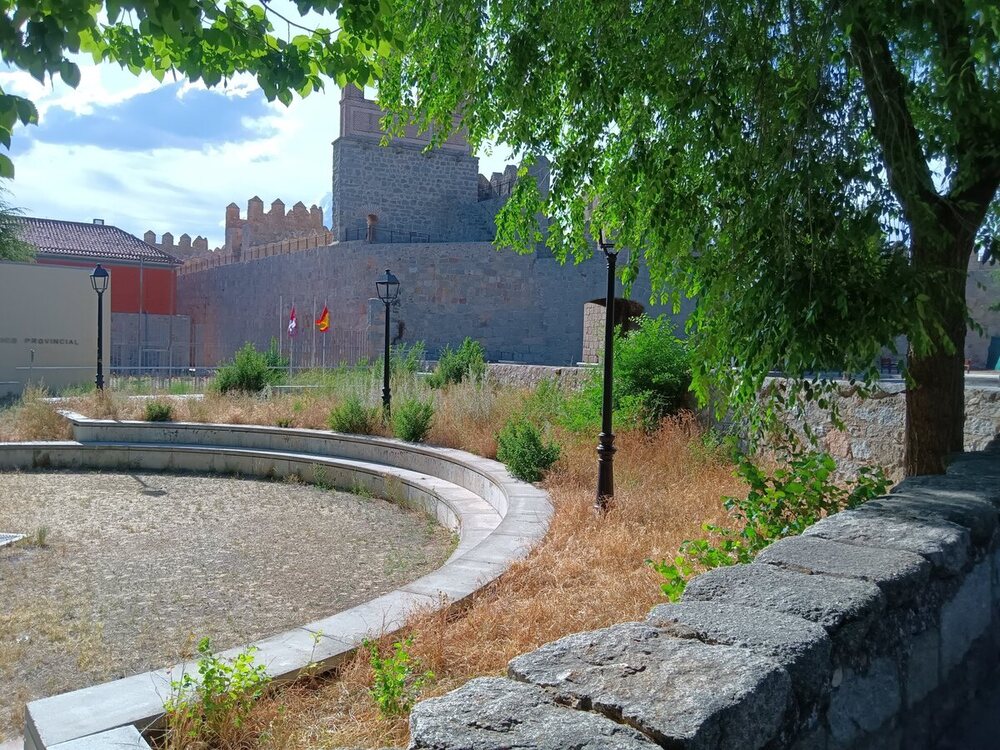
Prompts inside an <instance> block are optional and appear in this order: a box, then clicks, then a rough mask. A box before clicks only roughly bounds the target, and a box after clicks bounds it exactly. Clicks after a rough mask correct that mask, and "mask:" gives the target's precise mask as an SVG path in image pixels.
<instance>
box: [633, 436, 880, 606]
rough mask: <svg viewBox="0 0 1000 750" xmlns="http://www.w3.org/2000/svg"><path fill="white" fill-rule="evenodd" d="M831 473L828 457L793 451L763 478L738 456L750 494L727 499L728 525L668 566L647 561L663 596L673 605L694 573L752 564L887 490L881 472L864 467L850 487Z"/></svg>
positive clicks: (687, 545)
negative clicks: (657, 577)
mask: <svg viewBox="0 0 1000 750" xmlns="http://www.w3.org/2000/svg"><path fill="white" fill-rule="evenodd" d="M836 469H837V464H836V462H835V461H834V460H833V458H832V457H831V456H830V455H829V454H827V453H822V452H816V451H807V450H801V449H794V448H793V449H790V450H789V454H788V459H787V461H786V464H785V466H784V467H783V468H780V469H776V470H775V471H774V473H773V474H767V473H765V472H764V471H763V470H761V469H760V467H758V466H757V465H756V464H754V463H753V462H752V461H751V460H750V459H749V458H748V457H747V456H745V455H741V456H740V458H739V461H738V466H737V469H736V475H737V476H739V477H740V478H742V479H743V480H744V481H745V482H746V483H747V484H748V485H749V487H750V490H749V492H748V493H747V496H746V497H745V498H738V497H727V498H724V499H723V503H722V504H723V505H724V506H725V508H726V510H727V511H729V515H730V518H731V519H732V521H733V525H732V526H717V525H715V524H705V526H704V527H703V528H704V530H705V531H707V532H708V533H709V534H710V537H708V538H705V539H691V540H688V541H686V542H684V543H683V544H682V545H681V548H680V553H679V554H678V555H677V556H676V557H675V558H674V559H673V560H672V561H670V560H661V561H660V562H651V563H650V564H651V565H652V566H653V568H654V569H655V570H656V571H657V572H658V573H659V574H660V575H661V576H663V579H664V583H662V584H661V585H660V588H661V589H662V590H663V593H664V594H666V595H667V597H668V598H670V599H671V600H672V601H676V600H677V599H678V598H680V595H681V594H682V593H683V592H684V587H685V586H686V585H687V580H688V579H689V578H690V577H691V576H692V575H694V574H695V572H696V571H697V570H698V569H702V570H705V569H711V568H718V567H722V566H725V565H736V564H737V563H748V562H751V561H752V560H753V558H754V557H755V556H756V555H757V553H758V552H760V551H761V550H762V549H764V547H766V546H767V545H769V544H771V543H772V542H775V541H777V540H778V539H782V538H784V537H786V536H795V535H797V534H801V533H802V532H803V531H805V530H806V528H808V527H809V526H812V525H813V524H814V523H816V522H817V521H818V520H820V519H821V518H824V517H826V516H828V515H831V514H833V513H837V512H839V511H841V510H844V509H845V508H856V507H857V506H859V505H861V504H862V503H865V502H867V501H868V500H871V499H872V498H875V497H878V496H879V495H883V494H885V492H886V490H887V489H888V487H889V481H888V479H887V478H886V476H885V473H884V472H883V471H882V470H881V469H867V468H863V469H862V470H861V471H860V472H859V473H858V476H857V478H856V479H855V480H854V481H853V482H849V483H847V484H846V485H839V484H835V483H834V482H833V477H834V472H835V471H836Z"/></svg>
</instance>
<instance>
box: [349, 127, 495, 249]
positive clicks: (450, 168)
mask: <svg viewBox="0 0 1000 750" xmlns="http://www.w3.org/2000/svg"><path fill="white" fill-rule="evenodd" d="M478 178H479V160H478V159H476V158H475V157H473V156H470V155H468V154H461V153H457V152H452V151H447V152H446V151H437V152H429V153H424V152H422V151H421V150H420V148H419V147H418V146H412V145H409V144H391V145H389V146H380V145H379V144H378V142H377V141H372V140H369V139H362V138H351V137H343V138H339V139H337V140H336V141H335V142H334V144H333V216H332V223H333V233H334V236H335V237H337V238H338V239H339V240H356V239H364V238H365V237H366V230H367V219H368V217H369V216H374V217H376V222H377V223H376V224H375V227H374V231H375V241H376V242H379V241H391V240H390V237H391V238H392V239H395V238H396V237H400V238H403V239H404V240H407V241H409V235H410V233H414V239H415V240H416V241H420V240H421V239H423V240H424V241H433V242H443V241H459V240H484V239H492V236H490V237H485V236H482V235H480V236H473V237H470V236H468V235H469V232H466V231H465V230H464V227H463V224H464V223H465V222H464V221H463V219H464V217H465V215H466V213H467V212H468V211H469V210H471V209H473V208H474V207H475V205H476V203H477V198H476V196H477V185H478ZM416 235H422V237H417V236H416Z"/></svg>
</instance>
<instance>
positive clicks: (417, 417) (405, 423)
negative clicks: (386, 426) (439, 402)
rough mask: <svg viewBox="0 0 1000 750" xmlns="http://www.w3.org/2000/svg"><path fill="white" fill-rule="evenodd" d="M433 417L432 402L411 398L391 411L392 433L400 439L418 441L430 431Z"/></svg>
mask: <svg viewBox="0 0 1000 750" xmlns="http://www.w3.org/2000/svg"><path fill="white" fill-rule="evenodd" d="M433 419H434V402H432V401H421V400H420V399H416V398H412V399H407V400H406V401H403V402H402V403H401V404H400V405H399V406H398V407H396V408H395V409H393V411H392V434H393V435H395V436H396V437H398V438H399V439H400V440H408V441H409V442H411V443H419V442H421V441H422V440H423V439H424V438H426V437H427V433H428V432H430V429H431V422H432V421H433Z"/></svg>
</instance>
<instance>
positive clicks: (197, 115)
mask: <svg viewBox="0 0 1000 750" xmlns="http://www.w3.org/2000/svg"><path fill="white" fill-rule="evenodd" d="M77 62H78V63H79V64H80V67H81V81H80V85H79V86H78V87H77V88H76V89H72V88H69V87H68V86H66V85H65V84H63V83H62V82H61V81H58V80H57V81H55V82H53V83H46V84H45V85H42V84H40V83H39V82H38V81H36V80H35V79H33V78H32V77H31V76H30V75H29V74H28V73H26V72H23V71H17V70H8V71H6V72H5V71H0V88H2V89H3V90H4V91H6V92H8V93H13V94H20V95H22V96H27V97H29V98H30V99H32V100H33V101H34V102H35V104H36V105H37V106H38V109H39V124H38V125H37V126H28V127H18V128H16V129H15V132H14V138H13V143H12V146H11V154H10V155H11V158H12V159H13V160H14V167H15V170H16V173H15V178H14V180H13V181H10V182H9V183H7V188H8V189H9V192H10V196H9V197H10V200H11V203H12V204H13V205H14V206H16V207H18V208H20V209H21V210H22V212H23V213H24V215H27V216H38V217H43V218H49V219H65V220H70V221H86V222H89V221H92V220H93V219H95V218H96V219H104V221H105V223H107V224H113V225H115V226H118V227H120V228H122V229H124V230H126V231H128V232H131V233H132V234H135V235H137V236H139V237H142V235H143V233H145V232H146V231H147V230H153V231H154V232H155V233H156V235H157V237H160V236H161V235H162V234H163V233H164V232H171V233H172V234H173V235H174V238H175V240H176V238H177V237H179V236H180V235H181V234H183V233H185V232H187V233H188V234H189V235H191V237H192V238H193V237H195V236H197V235H202V236H205V237H207V238H208V240H209V246H210V247H215V246H217V245H221V244H222V242H223V237H224V218H225V207H226V206H227V205H228V204H229V203H232V202H235V203H236V204H237V205H238V206H240V209H241V211H242V212H243V215H244V216H245V215H246V204H247V200H248V199H249V198H251V197H252V196H254V195H257V196H260V198H261V199H263V201H264V204H265V205H270V203H271V201H273V200H274V199H275V198H280V199H281V200H283V201H284V203H285V205H286V206H287V207H289V208H291V206H292V205H293V204H294V203H296V202H297V201H302V202H303V203H305V204H306V206H311V205H312V204H314V203H315V204H317V205H320V206H322V207H323V208H324V222H325V223H326V224H327V226H329V220H330V217H329V205H330V183H331V173H330V170H331V161H332V150H331V146H330V144H331V142H332V141H333V139H334V138H335V137H336V135H337V133H338V132H339V130H340V117H339V104H338V102H339V100H340V90H339V89H338V88H337V87H336V86H335V85H334V84H333V83H330V84H329V85H328V89H327V91H326V92H316V93H313V94H311V95H309V96H308V97H306V98H305V99H300V98H298V97H296V99H295V101H294V102H293V103H292V104H291V105H290V106H288V107H286V106H284V105H283V104H280V103H278V102H268V101H267V100H266V99H265V97H264V96H263V94H262V93H261V91H260V89H259V88H258V86H257V84H256V82H255V81H254V80H253V79H252V78H250V77H241V78H238V79H236V80H235V81H231V82H230V83H229V85H228V86H227V87H224V88H223V87H216V88H214V89H207V88H205V87H204V86H203V85H201V84H200V83H198V84H191V83H189V82H187V81H185V80H183V79H179V80H177V81H174V80H172V79H171V78H170V76H167V78H166V79H164V82H163V83H162V84H160V83H158V82H157V81H156V79H154V78H153V77H152V76H150V75H145V74H144V75H142V76H139V77H136V76H133V75H132V74H131V73H129V72H128V71H125V70H122V69H121V68H119V67H118V66H117V65H113V64H103V65H94V64H93V63H91V62H90V58H89V57H88V58H83V57H81V58H79V59H77ZM508 155H509V154H508V150H507V149H500V148H497V149H494V150H493V154H492V156H486V155H485V154H484V155H481V158H480V172H484V173H486V174H489V173H490V172H492V171H494V170H502V169H503V164H504V162H505V157H507V156H508ZM511 161H513V160H512V159H511Z"/></svg>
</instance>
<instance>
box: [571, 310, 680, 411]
mask: <svg viewBox="0 0 1000 750" xmlns="http://www.w3.org/2000/svg"><path fill="white" fill-rule="evenodd" d="M690 385H691V367H690V362H689V359H688V351H687V345H686V344H685V343H684V342H683V341H681V340H680V339H678V338H677V337H676V336H674V331H673V327H672V325H671V323H670V321H669V320H668V319H666V318H664V317H663V316H660V317H658V318H649V317H646V316H643V317H642V318H640V319H639V326H638V328H636V329H635V330H633V331H630V332H629V333H627V334H626V335H625V336H621V335H620V334H619V335H616V336H615V342H614V393H613V407H614V419H615V423H616V424H617V425H619V426H622V427H637V426H642V427H645V428H646V429H650V430H651V429H655V428H656V426H657V425H658V424H659V423H660V420H661V419H663V417H665V416H667V415H668V414H671V413H673V412H675V411H676V410H677V409H678V408H680V406H681V404H682V403H683V400H684V394H685V393H686V392H687V390H688V387H689V386H690ZM603 398H604V371H603V369H602V368H594V372H593V374H592V375H591V377H590V380H589V381H588V382H587V384H586V385H585V386H584V388H583V389H582V390H581V391H580V392H579V393H577V394H576V395H575V396H573V397H572V398H570V399H569V400H568V401H567V404H566V411H565V415H564V417H563V425H564V426H565V427H567V428H568V429H571V430H574V431H584V430H592V429H594V428H595V427H596V426H597V425H599V424H600V422H601V408H602V404H603Z"/></svg>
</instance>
